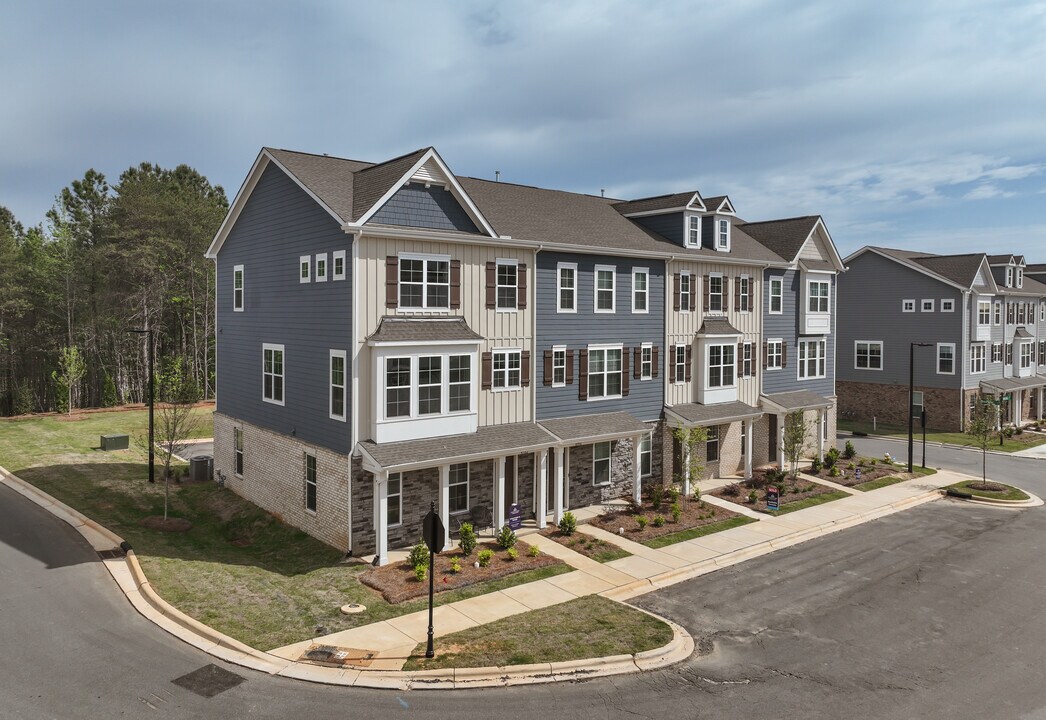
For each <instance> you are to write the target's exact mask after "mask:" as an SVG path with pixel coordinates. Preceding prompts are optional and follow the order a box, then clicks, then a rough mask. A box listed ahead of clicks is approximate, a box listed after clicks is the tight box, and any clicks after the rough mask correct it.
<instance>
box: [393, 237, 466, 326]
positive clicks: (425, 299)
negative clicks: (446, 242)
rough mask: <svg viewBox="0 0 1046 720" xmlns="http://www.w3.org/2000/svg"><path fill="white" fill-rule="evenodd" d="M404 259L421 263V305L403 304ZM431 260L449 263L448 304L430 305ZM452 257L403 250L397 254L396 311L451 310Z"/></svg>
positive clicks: (435, 284) (437, 284)
mask: <svg viewBox="0 0 1046 720" xmlns="http://www.w3.org/2000/svg"><path fill="white" fill-rule="evenodd" d="M404 260H411V261H417V262H420V263H421V264H422V265H421V305H417V306H416V305H404V304H403V285H404V282H403V275H402V272H403V271H402V267H401V265H402V263H403V261H404ZM430 262H445V263H447V304H446V306H443V305H433V306H432V307H429V292H428V290H429V270H428V264H429V263H430ZM452 262H453V261H452V258H451V257H450V255H444V254H441V253H416V252H401V253H399V254H397V255H396V312H406V313H416V312H418V311H420V310H426V311H432V312H450V304H451V303H450V294H451V284H452V283H451V277H450V272H451V269H450V268H451V264H452ZM406 284H408V285H417V283H406ZM441 285H442V283H433V286H434V287H435V286H441Z"/></svg>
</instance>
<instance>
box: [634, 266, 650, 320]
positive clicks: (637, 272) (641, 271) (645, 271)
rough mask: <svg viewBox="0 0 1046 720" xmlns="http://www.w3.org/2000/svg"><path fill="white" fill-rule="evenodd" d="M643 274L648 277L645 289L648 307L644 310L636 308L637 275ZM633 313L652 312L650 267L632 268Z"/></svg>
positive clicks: (644, 293)
mask: <svg viewBox="0 0 1046 720" xmlns="http://www.w3.org/2000/svg"><path fill="white" fill-rule="evenodd" d="M637 275H642V276H643V277H645V278H646V290H644V291H643V295H644V296H645V297H646V308H645V309H643V310H637V309H636V293H637V290H636V276H637ZM632 313H633V314H639V315H648V314H650V268H645V267H634V268H632Z"/></svg>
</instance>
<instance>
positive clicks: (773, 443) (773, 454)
mask: <svg viewBox="0 0 1046 720" xmlns="http://www.w3.org/2000/svg"><path fill="white" fill-rule="evenodd" d="M769 417H770V462H775V461H776V460H777V416H776V415H770V416H769Z"/></svg>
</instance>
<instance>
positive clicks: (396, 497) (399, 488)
mask: <svg viewBox="0 0 1046 720" xmlns="http://www.w3.org/2000/svg"><path fill="white" fill-rule="evenodd" d="M386 482H387V483H388V484H387V485H386V496H387V497H388V500H389V507H388V510H387V511H386V514H385V520H386V523H387V524H388V526H389V527H390V528H391V527H396V526H397V525H399V524H401V523H402V522H403V474H402V473H389V479H388V480H387V481H386Z"/></svg>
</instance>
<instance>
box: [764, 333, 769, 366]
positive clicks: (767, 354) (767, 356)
mask: <svg viewBox="0 0 1046 720" xmlns="http://www.w3.org/2000/svg"><path fill="white" fill-rule="evenodd" d="M768 346H769V343H768V342H767V341H766V340H763V370H766V363H767V359H768V358H769V353H768V352H767V350H768Z"/></svg>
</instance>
